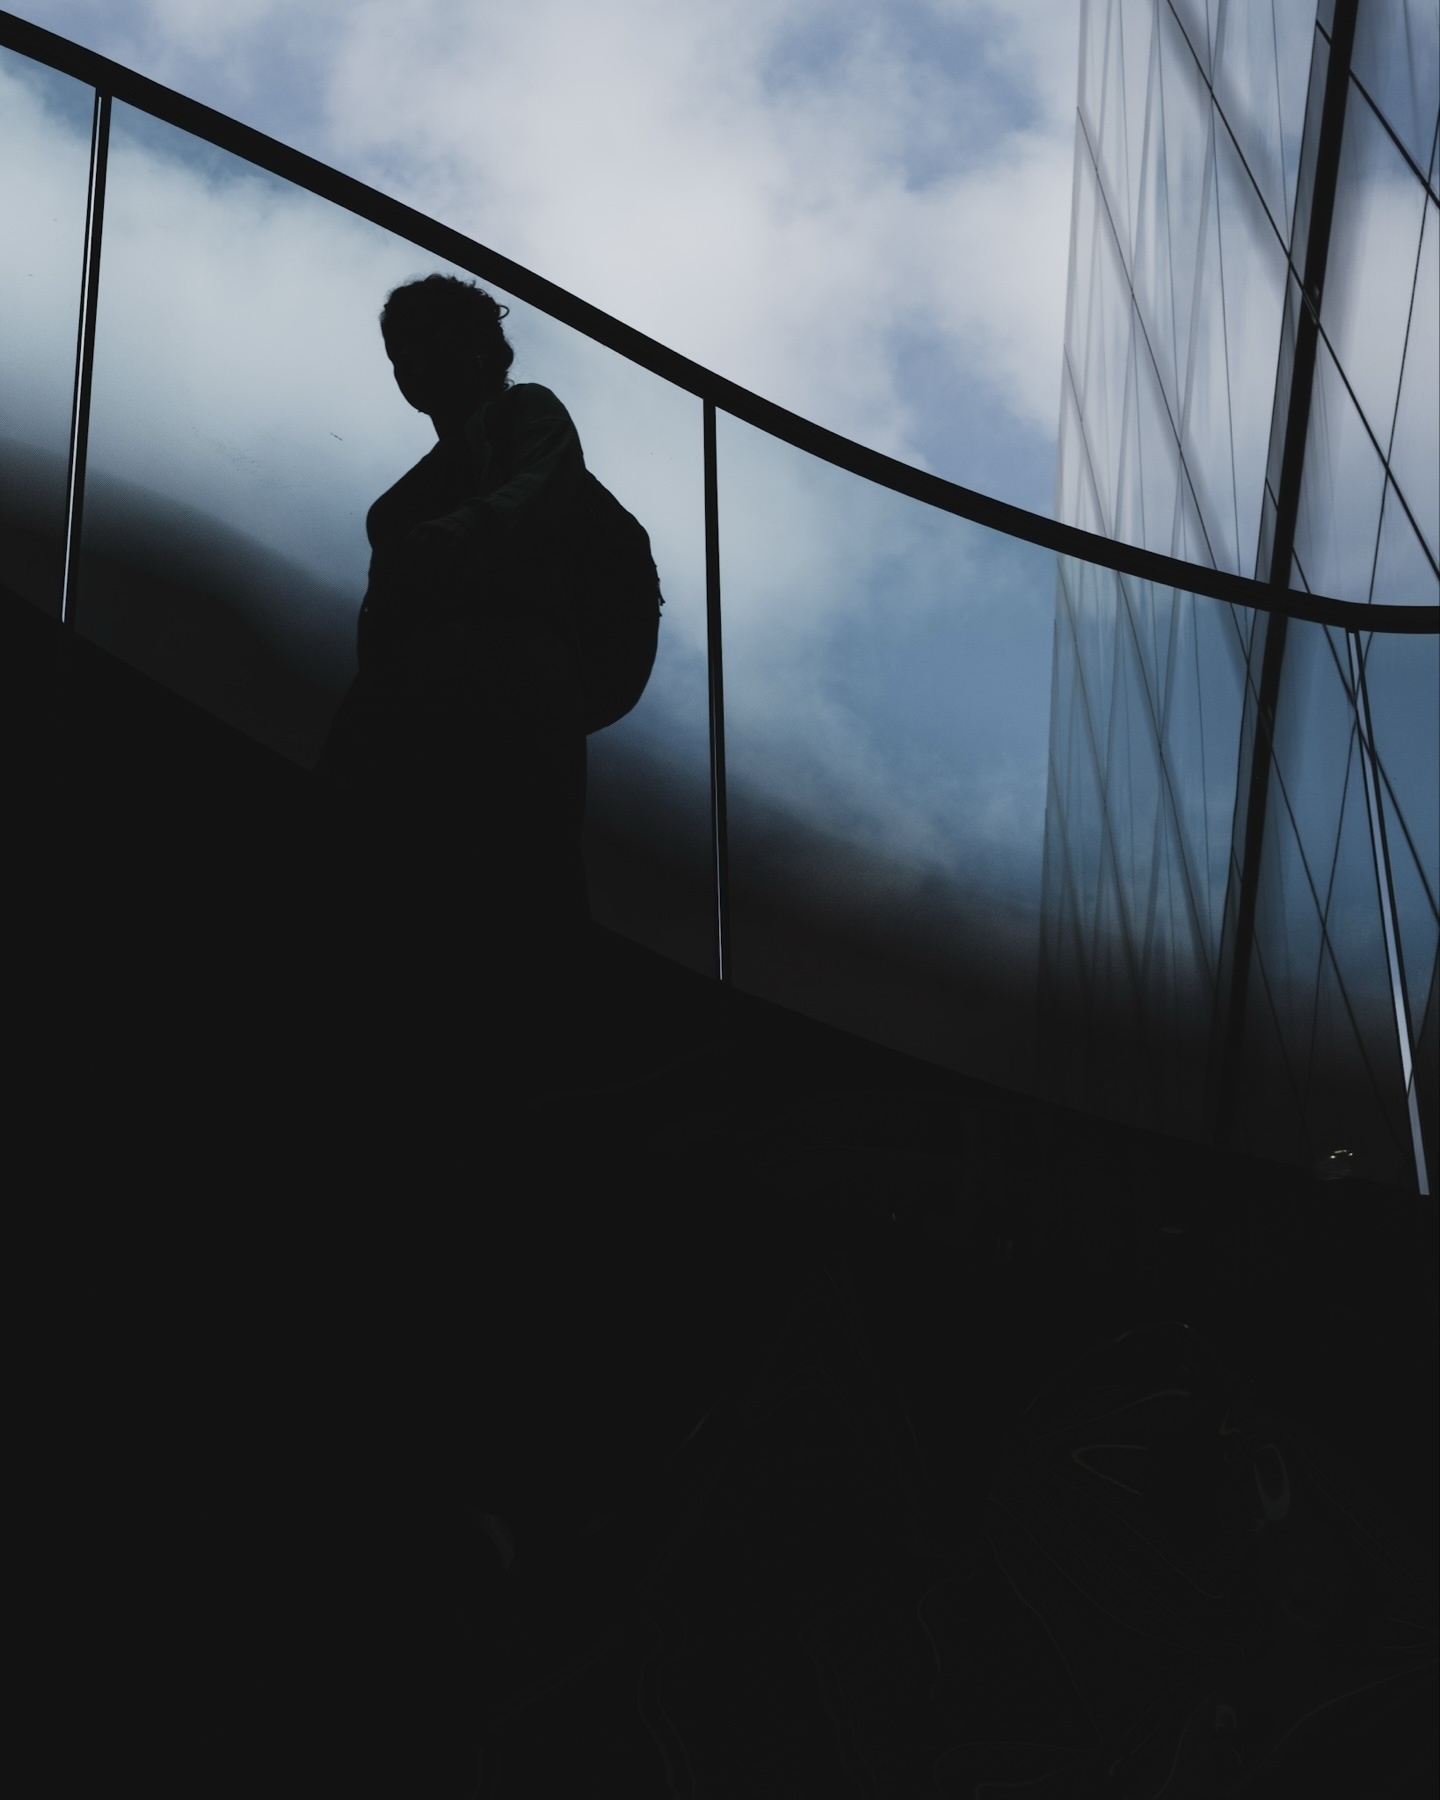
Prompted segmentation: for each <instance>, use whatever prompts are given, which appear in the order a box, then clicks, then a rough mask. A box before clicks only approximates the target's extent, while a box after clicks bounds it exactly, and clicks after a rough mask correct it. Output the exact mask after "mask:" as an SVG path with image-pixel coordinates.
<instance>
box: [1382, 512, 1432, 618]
mask: <svg viewBox="0 0 1440 1800" xmlns="http://www.w3.org/2000/svg"><path fill="white" fill-rule="evenodd" d="M1372 597H1373V598H1374V599H1375V600H1376V601H1378V602H1380V603H1381V604H1383V605H1387V606H1437V605H1440V575H1437V574H1436V571H1435V565H1434V563H1432V562H1431V560H1430V558H1429V557H1428V556H1427V555H1426V554H1425V546H1424V545H1423V544H1422V543H1421V542H1420V539H1419V538H1418V537H1417V536H1416V535H1415V529H1414V527H1413V526H1412V525H1411V523H1410V521H1409V519H1408V518H1407V517H1406V516H1405V508H1404V507H1403V506H1402V505H1401V504H1400V497H1399V495H1398V494H1397V493H1396V491H1395V484H1394V483H1393V482H1387V483H1386V486H1385V512H1384V516H1383V517H1382V519H1381V521H1380V544H1379V548H1378V550H1377V551H1376V554H1375V590H1374V594H1373V596H1372Z"/></svg>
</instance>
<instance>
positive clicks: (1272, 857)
mask: <svg viewBox="0 0 1440 1800" xmlns="http://www.w3.org/2000/svg"><path fill="white" fill-rule="evenodd" d="M1336 635H1338V634H1336ZM1338 655H1339V656H1341V657H1343V655H1344V643H1343V638H1342V639H1341V641H1340V643H1339V646H1338ZM1358 754H1359V750H1358V737H1357V735H1356V733H1355V731H1354V710H1353V707H1352V705H1351V701H1350V697H1349V693H1348V691H1347V688H1346V685H1345V681H1344V677H1343V665H1341V664H1339V663H1337V648H1336V645H1335V644H1334V643H1333V642H1332V641H1331V639H1330V635H1329V634H1327V633H1326V632H1325V631H1324V630H1323V629H1322V628H1321V627H1319V626H1315V625H1310V624H1306V623H1304V622H1302V621H1295V620H1292V621H1291V624H1290V629H1289V633H1288V635H1287V640H1286V658H1285V670H1284V675H1283V677H1282V681H1281V693H1280V704H1279V707H1278V708H1277V716H1276V771H1277V775H1278V779H1277V780H1276V782H1275V783H1274V785H1273V786H1272V790H1271V804H1270V808H1269V811H1268V813H1267V818H1266V843H1265V850H1264V861H1263V863H1262V868H1261V876H1260V884H1259V891H1258V894H1257V901H1256V922H1255V942H1256V951H1257V955H1258V957H1259V959H1260V962H1261V964H1262V965H1263V967H1264V970H1265V974H1266V981H1267V984H1268V988H1269V993H1270V997H1271V1002H1272V1004H1273V1007H1274V1012H1275V1017H1276V1020H1277V1023H1278V1028H1279V1033H1280V1038H1281V1042H1282V1045H1283V1048H1284V1052H1285V1059H1286V1062H1287V1064H1288V1067H1289V1070H1290V1075H1291V1079H1292V1080H1293V1081H1294V1083H1295V1085H1296V1091H1297V1094H1298V1099H1299V1104H1300V1107H1301V1111H1302V1116H1303V1117H1304V1120H1305V1137H1306V1154H1307V1156H1309V1157H1312V1158H1313V1157H1318V1156H1320V1155H1321V1154H1323V1153H1324V1152H1326V1151H1328V1150H1331V1149H1334V1148H1337V1147H1341V1146H1343V1147H1345V1148H1348V1149H1351V1150H1353V1151H1354V1152H1355V1153H1356V1155H1357V1158H1359V1159H1360V1161H1361V1163H1362V1165H1363V1168H1364V1171H1365V1172H1366V1173H1367V1174H1369V1175H1372V1176H1373V1177H1374V1178H1375V1179H1378V1180H1382V1181H1398V1180H1403V1179H1405V1173H1406V1168H1407V1165H1408V1161H1409V1153H1408V1150H1407V1148H1406V1143H1407V1136H1408V1133H1407V1128H1406V1125H1405V1118H1404V1088H1403V1083H1402V1082H1401V1079H1400V1061H1399V1052H1398V1047H1397V1043H1396V1036H1395V1014H1394V1005H1393V999H1392V995H1391V987H1390V976H1389V967H1388V964H1387V961H1386V956H1385V944H1384V934H1383V927H1382V924H1381V918H1380V907H1379V890H1378V887H1377V884H1376V878H1375V862H1374V856H1373V851H1372V847H1371V838H1370V825H1369V818H1368V813H1367V808H1366V803H1365V792H1364V786H1363V782H1362V777H1361V770H1360V766H1359V761H1358ZM1322 932H1323V935H1322ZM1241 1087H1242V1089H1243V1090H1244V1092H1245V1095H1246V1106H1245V1110H1244V1119H1245V1131H1244V1133H1243V1134H1242V1136H1241V1140H1240V1141H1241V1143H1242V1144H1243V1145H1244V1147H1247V1148H1250V1149H1252V1150H1254V1151H1255V1152H1257V1153H1262V1154H1263V1153H1266V1151H1267V1149H1268V1141H1267V1132H1268V1129H1269V1127H1268V1125H1267V1124H1266V1122H1265V1120H1264V1117H1263V1113H1264V1109H1265V1106H1266V1104H1267V1102H1268V1101H1269V1098H1270V1096H1268V1095H1267V1094H1265V1093H1264V1092H1262V1091H1258V1088H1257V1077H1256V1074H1255V1071H1254V1070H1253V1069H1251V1068H1250V1067H1249V1066H1248V1065H1247V1066H1246V1067H1244V1068H1243V1069H1242V1072H1241ZM1277 1110H1278V1107H1277Z"/></svg>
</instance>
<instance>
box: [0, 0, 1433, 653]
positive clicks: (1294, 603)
mask: <svg viewBox="0 0 1440 1800" xmlns="http://www.w3.org/2000/svg"><path fill="white" fill-rule="evenodd" d="M0 44H4V45H6V46H7V47H8V48H10V49H12V50H16V51H18V52H19V53H20V54H21V55H23V56H28V57H30V58H32V59H33V60H34V61H36V62H41V63H45V64H47V65H48V66H49V67H51V68H54V69H58V70H59V71H60V72H61V73H62V74H65V75H70V76H73V77H74V78H75V79H76V80H79V81H83V82H85V83H86V84H87V85H89V86H90V87H93V88H95V89H97V91H99V92H101V93H108V94H110V95H111V96H112V97H113V98H114V99H117V100H123V101H124V102H125V103H126V105H128V106H133V107H135V108H136V109H137V110H139V111H141V112H145V113H149V114H150V115H151V116H152V117H154V118H157V119H161V120H163V121H164V122H165V123H166V124H169V125H174V126H176V127H177V128H178V129H179V130H181V131H187V132H189V133H190V134H191V135H192V136H194V137H198V138H202V139H204V140H205V142H207V143H210V144H214V145H215V146H216V147H217V148H218V149H221V150H227V151H229V152H230V153H231V154H232V155H234V156H238V157H241V158H243V159H244V160H245V161H247V162H250V163H254V164H255V165H256V166H257V167H258V168H262V169H266V170H268V171H269V173H270V174H272V175H277V176H279V177H280V178H281V179H282V180H284V181H289V182H292V183H293V184H294V185H295V186H296V187H301V188H304V189H306V190H307V191H308V192H310V193H312V194H315V195H317V196H318V197H319V198H321V199H323V200H329V201H331V202H332V203H333V204H334V205H336V206H341V207H343V208H344V209H345V210H346V211H347V212H351V213H355V214H357V215H358V216H359V217H361V218H364V219H368V220H369V221H370V223H371V224H373V225H378V226H380V227H381V228H382V229H383V230H385V231H389V232H392V233H394V235H395V236H397V237H402V238H405V239H407V240H408V241H409V242H410V243H412V244H415V245H416V246H417V247H418V248H420V249H422V250H428V251H429V252H430V253H431V254H432V255H433V256H439V257H443V258H444V259H445V260H446V261H447V262H449V263H453V264H454V265H455V266H456V267H457V268H461V269H468V270H469V271H470V273H471V274H472V275H475V276H477V277H479V279H480V280H482V281H489V282H493V283H494V284H495V286H496V287H498V288H501V289H502V290H503V291H504V292H505V293H507V294H513V295H514V296H515V298H516V299H518V300H523V301H524V302H525V303H526V304H527V305H529V306H533V307H535V308H536V310H537V311H539V312H543V313H546V314H548V315H549V316H550V317H551V318H554V319H558V320H559V321H560V322H561V323H562V324H564V325H569V326H571V327H572V328H573V329H574V330H576V331H578V332H580V333H582V334H583V335H584V336H585V337H588V338H591V339H593V340H594V341H595V342H596V343H600V344H604V345H605V346H606V348H607V349H610V350H614V351H615V352H617V354H619V355H620V356H623V357H626V358H627V359H628V360H629V361H631V362H634V363H638V364H640V366H641V367H642V368H646V369H649V370H650V371H651V373H652V374H655V375H659V376H660V377H662V379H664V380H666V381H669V382H672V383H673V384H674V385H675V386H676V387H681V388H684V389H686V390H687V391H688V392H689V393H692V394H695V395H697V396H698V397H699V398H700V399H702V400H708V401H709V402H710V403H711V404H712V405H713V406H715V407H716V408H717V409H718V410H720V411H721V412H727V413H730V414H731V415H732V416H733V417H735V418H737V419H743V420H744V421H745V423H746V424H748V425H754V426H755V427H756V428H757V429H758V430H760V431H764V432H768V433H769V434H770V436H772V437H777V438H780V439H782V440H783V441H784V442H785V443H788V444H792V445H793V446H794V447H795V448H796V449H797V450H804V451H806V452H807V453H808V454H809V455H811V456H815V457H818V458H820V460H821V461H823V462H828V463H832V464H834V465H835V466H836V467H837V468H842V469H848V470H849V471H850V473H851V474H853V475H859V476H860V477H862V478H863V479H864V480H866V481H873V482H874V483H876V485H877V486H880V487H885V488H889V489H890V490H891V491H892V492H894V493H897V494H904V495H907V496H908V497H909V498H910V499H912V500H918V501H920V502H921V503H922V504H923V505H926V506H933V507H936V508H938V509H940V510H941V511H943V512H949V513H954V514H956V515H957V516H958V517H960V518H963V519H971V520H973V521H974V522H975V523H976V524H979V525H985V526H988V527H990V529H992V530H994V531H999V532H1003V533H1004V534H1005V535H1007V536H1009V537H1014V538H1020V539H1022V540H1024V541H1026V542H1028V543H1032V544H1038V545H1040V546H1041V547H1042V548H1044V549H1047V550H1054V551H1056V552H1057V553H1058V554H1060V555H1062V556H1072V557H1075V558H1077V559H1078V560H1080V561H1083V562H1089V563H1095V564H1098V565H1099V566H1100V567H1102V568H1108V569H1113V570H1115V571H1116V572H1117V573H1119V574H1122V575H1130V576H1134V577H1135V578H1136V579H1138V580H1141V581H1153V582H1155V583H1157V584H1158V585H1160V586H1162V587H1169V588H1176V589H1180V590H1182V591H1184V592H1188V593H1195V594H1204V595H1206V596H1208V597H1209V598H1211V599H1214V600H1223V601H1227V602H1228V603H1229V604H1230V605H1232V606H1246V607H1250V608H1251V609H1252V610H1254V611H1256V612H1267V613H1277V614H1283V615H1284V616H1286V617H1287V618H1292V619H1305V620H1308V621H1310V622H1312V623H1314V624H1317V625H1333V626H1336V627H1338V628H1340V629H1342V630H1345V631H1357V632H1371V631H1379V632H1386V633H1404V634H1407V635H1416V636H1423V635H1433V634H1435V633H1440V606H1389V605H1368V604H1365V603H1363V602H1361V601H1356V600H1334V599H1330V598H1329V597H1328V596H1325V595H1322V594H1307V593H1304V592H1300V591H1297V590H1295V589H1291V588H1279V587H1272V586H1270V585H1268V584H1267V583H1265V582H1260V581H1253V580H1250V579H1249V578H1248V577H1246V576H1243V575H1231V574H1229V573H1227V572H1226V571H1225V570H1222V569H1212V568H1207V567H1205V566H1204V565H1203V564H1200V563H1189V562H1184V561H1182V560H1181V559H1180V558H1178V557H1174V556H1162V555H1161V554H1160V553H1159V552H1158V551H1154V550H1143V549H1140V548H1139V547H1137V546H1136V545H1133V544H1122V543H1119V542H1117V541H1116V540H1115V539H1113V538H1107V537H1100V536H1098V535H1097V534H1095V533H1094V532H1090V531H1083V530H1081V528H1080V527H1079V526H1078V525H1066V524H1062V523H1061V522H1060V521H1059V520H1058V519H1047V518H1045V517H1043V516H1042V515H1041V514H1039V513H1032V512H1027V511H1026V510H1025V509H1024V508H1023V507H1019V506H1012V505H1010V504H1009V503H1008V502H1007V501H1004V500H996V499H992V498H991V497H990V496H989V495H986V494H979V493H976V492H975V491H974V490H973V489H971V488H966V487H961V486H960V485H959V484H958V483H957V482H953V481H946V480H945V478H944V477H943V476H940V475H931V474H928V473H927V472H926V471H924V470H922V469H916V468H912V467H911V465H910V464H909V463H903V462H900V461H898V460H897V459H896V458H895V457H893V456H886V455H885V454H884V453H883V452H882V451H879V450H870V449H867V448H866V447H865V446H864V445H863V444H857V443H855V442H854V441H853V440H852V439H850V438H847V437H842V436H841V435H840V433H839V432H836V431H828V430H827V429H826V428H825V427H824V426H823V425H817V424H815V423H814V422H813V421H812V420H810V419H805V418H802V417H801V416H800V415H799V414H798V413H792V412H789V411H787V410H786V408H785V407H783V406H777V405H776V404H775V402H774V401H772V400H766V399H764V398H762V397H761V396H760V395H759V394H754V393H751V391H750V390H749V389H748V388H743V387H741V386H739V384H738V383H736V382H733V381H728V380H727V379H726V378H725V377H724V376H723V375H717V374H715V372H714V371H713V370H711V369H707V368H705V367H703V366H702V365H701V364H700V363H697V362H692V361H691V359H690V358H689V357H688V356H682V355H681V354H680V353H679V352H678V351H676V350H671V349H669V348H668V347H667V346H666V345H664V344H661V343H658V342H657V341H656V340H655V339H654V338H651V337H647V336H646V335H645V333H644V332H642V331H637V330H635V328H634V327H633V326H631V325H626V324H624V323H622V321H621V320H619V319H616V318H613V317H612V316H611V315H610V314H609V313H606V312H602V311H601V310H600V308H599V307H597V306H591V305H590V303H589V302H588V301H585V300H581V299H579V298H577V296H576V295H574V294H571V293H568V292H567V291H566V290H565V289H564V288H562V287H557V286H556V284H555V283H554V282H553V281H547V280H546V279H545V277H544V276H543V275H536V274H535V273H534V272H533V271H532V270H530V269H526V268H524V267H522V265H521V264H519V263H517V262H512V261H511V260H510V258H509V257H506V256H502V255H501V254H500V253H499V251H497V250H491V249H488V248H487V247H486V246H485V245H483V244H479V243H477V242H476V241H475V240H474V239H473V238H468V237H466V236H464V234H463V233H461V232H458V231H454V230H452V229H451V228H450V227H449V226H448V225H441V224H440V223H439V222H438V221H437V220H435V219H431V218H429V217H427V215H426V214H424V213H422V212H417V211H416V210H415V209H414V207H410V206H406V205H405V204H404V202H403V201H400V200H393V199H391V198H390V197H389V196H388V195H386V194H382V193H380V192H379V191H378V189H376V188H372V187H369V186H367V185H366V184H365V183H364V182H363V181H357V180H356V179H355V177H354V176H351V175H345V174H342V173H341V172H340V170H338V169H332V168H331V167H330V166H329V165H328V164H327V163H322V162H318V161H317V160H316V159H315V158H314V157H312V156H307V155H306V154H305V153H304V151H301V150H294V149H292V148H291V147H290V146H289V145H288V144H282V143H280V142H279V141H278V140H277V139H275V138H272V137H267V136H266V134H265V133H264V132H263V131H257V130H256V129H255V128H254V127H253V126H250V125H242V124H241V123H240V121H239V120H238V119H232V118H230V117H229V116H228V114H226V113H221V112H216V111H215V110H214V108H213V107H209V106H205V105H203V104H202V103H201V102H200V101H198V100H192V99H189V98H188V97H187V96H186V95H184V94H180V93H177V92H176V91H175V90H174V89H173V88H167V87H164V86H162V84H161V83H160V82H158V81H152V80H151V79H150V78H149V77H148V76H146V75H140V74H137V73H136V72H135V71H134V70H133V69H127V68H126V67H125V66H124V65H123V64H122V63H117V62H112V61H111V60H110V58H109V57H106V56H101V55H100V54H99V53H98V52H97V51H94V50H87V49H85V48H84V47H83V46H82V45H79V44H75V43H72V42H71V41H70V40H69V39H68V38H63V37H57V36H56V35H55V33H54V32H51V31H46V30H45V29H44V27H43V26H39V25H32V24H30V23H29V22H28V21H27V20H24V19H17V18H16V17H15V15H14V14H13V13H7V12H0Z"/></svg>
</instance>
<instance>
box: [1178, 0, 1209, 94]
mask: <svg viewBox="0 0 1440 1800" xmlns="http://www.w3.org/2000/svg"><path fill="white" fill-rule="evenodd" d="M1171 3H1172V4H1173V6H1174V10H1175V12H1176V15H1177V16H1178V18H1179V20H1180V25H1181V29H1182V31H1183V34H1184V38H1185V39H1186V40H1188V42H1189V47H1190V50H1191V51H1192V52H1193V54H1194V57H1195V60H1196V61H1197V62H1198V63H1199V65H1200V67H1201V68H1202V69H1203V70H1204V71H1205V74H1206V75H1207V77H1208V75H1209V74H1210V18H1209V13H1210V8H1209V6H1208V4H1207V0H1171Z"/></svg>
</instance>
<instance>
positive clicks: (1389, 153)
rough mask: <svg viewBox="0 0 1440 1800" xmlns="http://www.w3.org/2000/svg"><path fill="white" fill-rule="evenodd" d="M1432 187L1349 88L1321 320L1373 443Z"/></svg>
mask: <svg viewBox="0 0 1440 1800" xmlns="http://www.w3.org/2000/svg"><path fill="white" fill-rule="evenodd" d="M1424 217H1425V193H1424V189H1423V188H1422V187H1421V186H1420V183H1419V182H1418V181H1417V180H1416V179H1415V177H1414V176H1413V175H1412V174H1411V173H1410V171H1409V169H1407V168H1406V166H1405V163H1404V161H1403V159H1402V158H1401V156H1400V153H1399V151H1398V150H1397V149H1396V148H1395V145H1394V143H1393V141H1392V140H1391V138H1390V136H1389V135H1388V133H1387V132H1386V130H1385V128H1384V126H1383V125H1382V124H1381V123H1380V121H1379V119H1377V118H1376V116H1375V114H1374V112H1373V111H1372V110H1371V108H1370V107H1368V106H1367V105H1366V104H1365V101H1364V99H1363V98H1362V96H1361V95H1360V94H1358V93H1357V92H1356V90H1355V87H1354V84H1353V83H1352V84H1351V88H1350V100H1349V104H1348V105H1347V107H1346V109H1345V132H1344V136H1343V137H1342V139H1341V143H1340V169H1339V175H1338V178H1337V184H1336V188H1335V215H1334V219H1333V221H1332V223H1331V227H1330V254H1329V259H1328V261H1327V263H1326V273H1325V294H1324V298H1323V299H1322V301H1321V303H1320V323H1321V325H1322V326H1323V328H1324V331H1325V335H1326V337H1327V338H1328V339H1329V340H1330V348H1331V350H1332V351H1333V353H1334V356H1335V360H1336V361H1337V362H1338V363H1339V365H1340V367H1341V368H1342V369H1343V370H1344V371H1345V374H1346V376H1347V377H1348V379H1349V382H1350V386H1351V387H1352V388H1353V389H1354V391H1355V398H1356V399H1357V400H1358V401H1359V403H1360V409H1361V411H1362V412H1363V413H1364V415H1365V418H1366V420H1367V421H1368V422H1369V425H1370V429H1371V431H1372V432H1373V433H1374V435H1375V440H1376V442H1377V443H1379V444H1381V445H1385V444H1388V443H1389V441H1390V425H1391V421H1392V420H1393V419H1394V417H1395V396H1396V393H1397V391H1398V389H1399V385H1400V359H1401V357H1402V355H1403V354H1404V350H1405V325H1406V321H1407V320H1408V318H1409V316H1410V296H1411V293H1412V291H1413V288H1414V280H1415V257H1416V251H1417V248H1418V246H1419V243H1420V227H1421V225H1422V223H1423V221H1424Z"/></svg>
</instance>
